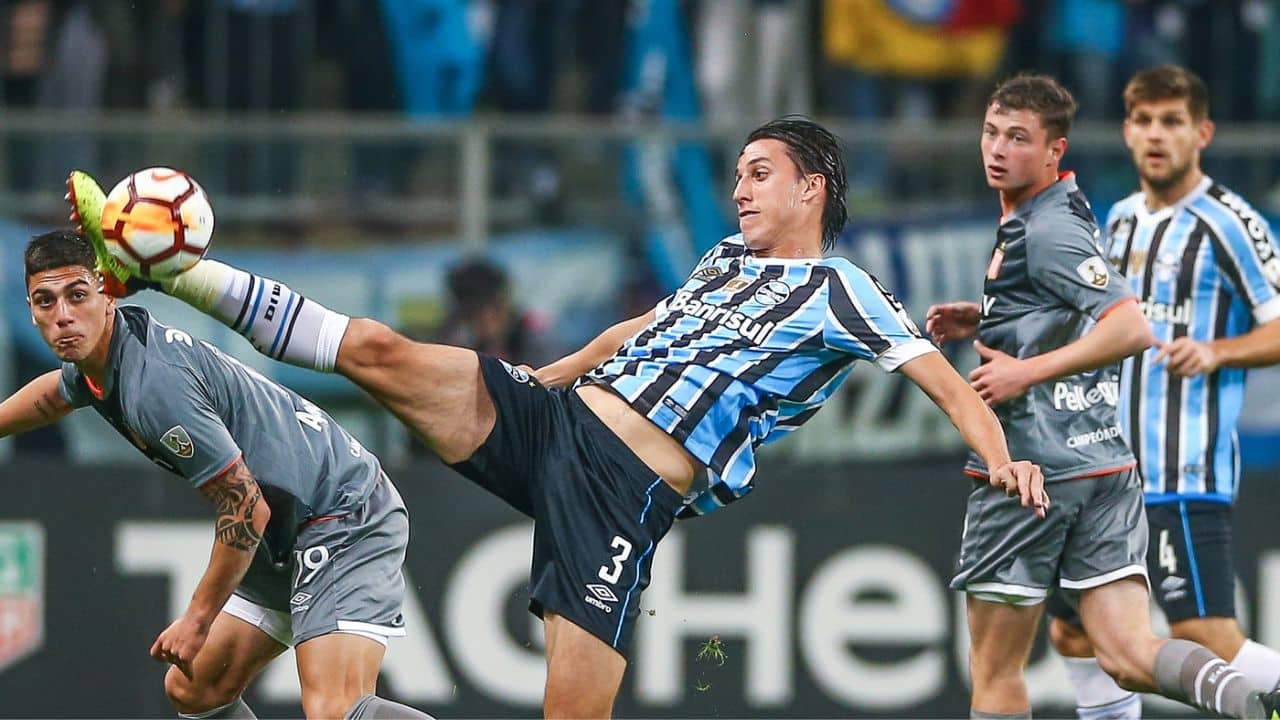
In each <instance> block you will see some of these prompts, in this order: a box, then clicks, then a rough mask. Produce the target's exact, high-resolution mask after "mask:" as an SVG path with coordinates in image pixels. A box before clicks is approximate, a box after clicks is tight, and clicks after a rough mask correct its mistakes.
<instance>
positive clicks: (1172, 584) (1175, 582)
mask: <svg viewBox="0 0 1280 720" xmlns="http://www.w3.org/2000/svg"><path fill="white" fill-rule="evenodd" d="M1186 585H1187V580H1186V578H1180V577H1178V576H1177V575H1170V576H1169V577H1167V578H1165V579H1164V580H1161V581H1160V589H1161V590H1163V591H1165V592H1170V591H1172V590H1181V589H1182V588H1184V587H1186Z"/></svg>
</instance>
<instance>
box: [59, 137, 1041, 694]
mask: <svg viewBox="0 0 1280 720" xmlns="http://www.w3.org/2000/svg"><path fill="white" fill-rule="evenodd" d="M81 180H82V181H83V178H82V179H81ZM845 183H846V177H845V168H844V161H843V159H842V157H841V151H840V145H839V143H838V141H837V140H836V138H835V137H834V136H832V135H831V133H829V132H828V131H827V130H826V129H825V128H823V127H821V126H820V125H818V124H816V123H813V122H811V121H808V120H804V119H797V118H785V119H782V120H777V121H774V122H771V123H767V124H765V125H763V126H761V127H759V128H757V129H756V130H755V131H753V132H752V133H751V134H750V135H749V136H748V138H747V140H746V142H745V144H744V146H743V148H742V151H741V153H740V155H739V157H738V166H737V180H736V184H735V187H734V191H733V200H734V203H735V205H736V206H737V209H738V222H739V227H740V229H741V231H742V232H741V233H740V234H738V235H734V236H733V237H730V238H727V239H725V240H724V241H722V242H721V243H719V244H718V245H716V246H715V247H714V248H713V249H712V250H711V251H709V252H708V253H707V254H706V255H705V256H704V257H703V258H702V260H701V261H700V262H699V263H698V265H697V267H695V268H694V269H693V271H692V273H691V274H690V276H689V278H688V280H687V281H686V282H685V283H684V284H683V285H682V286H681V287H680V288H679V289H678V290H677V291H676V292H675V293H674V294H673V295H672V296H670V297H669V298H667V299H666V300H664V301H663V302H661V303H660V304H659V305H658V306H657V307H655V308H654V309H653V310H651V311H650V312H648V313H646V314H644V315H642V316H640V317H636V318H632V319H630V320H626V321H624V322H621V323H619V324H618V325H615V326H613V327H612V328H610V329H608V330H606V331H605V332H604V333H602V334H601V335H600V336H599V337H597V338H596V339H595V340H593V341H592V342H591V343H589V344H588V345H587V346H586V347H584V348H582V349H581V350H579V351H578V352H576V353H573V354H572V355H569V356H567V357H565V358H562V359H561V360H558V361H556V362H555V363H552V364H551V365H548V366H546V367H544V368H541V369H539V370H538V371H536V373H535V372H532V371H529V370H526V369H525V368H522V367H513V366H511V365H509V364H506V363H504V362H501V361H499V360H497V359H495V358H489V357H484V356H480V355H477V354H476V353H474V352H472V351H470V350H464V349H461V348H454V347H446V346H440V345H428V344H420V343H414V342H412V341H410V340H408V339H406V338H404V337H402V336H400V335H398V334H396V333H395V332H393V331H391V330H390V329H389V328H387V327H385V326H384V325H381V324H380V323H377V322H375V321H372V320H367V319H348V318H346V317H345V316H342V315H339V314H337V313H334V312H332V311H330V310H328V309H325V308H323V307H322V306H320V305H319V304H317V303H315V302H314V301H312V300H310V299H307V300H305V301H304V300H302V299H301V298H299V297H298V296H297V295H296V294H294V293H293V292H292V291H291V290H289V289H288V288H286V287H284V286H283V285H281V284H279V283H277V282H275V281H272V280H267V279H265V278H260V277H257V276H253V275H250V274H248V273H245V272H242V271H240V270H235V269H233V268H230V267H228V266H226V265H222V264H220V263H217V262H213V261H203V262H201V263H199V264H197V265H196V266H195V268H193V269H192V270H191V271H189V272H188V273H185V274H184V275H182V276H179V278H178V279H177V281H176V282H174V283H170V284H169V285H168V287H167V288H166V291H167V292H169V293H171V294H172V295H174V296H176V297H179V298H182V299H184V300H186V301H187V302H190V303H192V304H193V305H194V306H195V307H197V308H199V309H202V310H204V311H206V312H209V313H210V314H212V315H214V316H215V317H218V318H220V319H222V320H223V321H224V322H226V323H228V324H229V325H232V326H233V327H235V328H237V329H238V330H241V331H242V332H243V333H244V334H245V335H246V336H247V337H249V338H250V339H251V340H252V341H253V342H254V343H255V345H256V346H257V347H258V348H259V349H262V350H267V351H271V350H274V353H273V354H274V355H275V356H276V357H282V358H283V359H285V360H287V361H290V362H294V363H297V364H301V365H304V366H307V367H315V368H321V369H336V370H337V371H338V372H340V373H342V374H344V375H346V376H347V377H349V378H350V379H351V380H353V381H354V382H356V383H357V384H358V385H360V386H361V387H362V388H364V389H366V390H368V391H369V392H370V393H372V394H373V395H374V397H376V398H377V399H378V400H379V401H380V402H382V403H383V404H384V405H385V406H387V408H388V409H390V410H391V411H392V412H393V413H395V414H396V416H397V417H399V418H400V419H401V420H402V421H403V422H404V423H405V424H406V425H407V426H408V427H409V428H410V429H412V430H413V431H414V432H415V433H417V434H418V435H419V436H420V437H421V438H422V439H423V440H424V441H426V443H427V444H428V445H429V446H430V447H431V448H432V449H433V450H434V451H435V452H436V453H437V454H438V455H439V456H440V457H441V458H442V459H443V460H445V461H446V462H448V463H451V464H452V465H453V466H454V467H455V468H456V469H457V470H458V471H460V472H461V473H463V474H464V475H466V476H467V477H469V478H471V479H472V480H474V481H476V482H477V483H478V484H480V485H481V486H483V487H485V488H486V489H488V490H489V491H491V492H492V493H494V494H496V495H498V496H499V497H500V498H502V499H503V500H505V501H506V502H508V503H509V504H511V505H512V506H513V507H515V508H517V509H518V510H520V511H521V512H524V513H525V514H527V515H529V516H530V517H532V518H534V521H535V529H534V549H533V563H532V571H531V578H530V594H531V596H532V598H531V603H530V605H531V608H530V609H531V610H532V611H534V612H535V613H536V614H538V615H540V616H541V617H542V618H543V622H544V626H545V629H546V637H547V682H546V689H545V696H544V701H543V710H544V712H545V713H546V715H547V716H548V717H565V716H568V717H603V716H607V715H609V714H610V713H611V712H612V707H613V701H614V698H615V697H616V695H617V692H618V687H619V683H620V682H621V679H622V676H623V672H624V670H625V668H626V662H627V661H626V653H627V650H628V647H629V643H630V640H631V636H632V633H633V632H634V627H635V621H636V619H637V616H638V615H639V612H638V605H637V603H638V600H639V596H640V593H641V592H642V591H643V590H644V588H645V586H646V585H647V584H648V576H649V568H650V564H651V562H652V557H653V552H654V547H655V545H656V544H657V543H658V541H659V540H660V539H661V538H662V537H663V535H664V534H665V533H666V532H667V530H668V529H669V528H670V526H671V523H672V522H673V520H674V517H675V515H676V514H677V513H678V512H684V513H685V514H700V513H706V512H708V511H710V510H712V509H714V508H717V507H720V506H721V505H724V504H726V503H728V502H729V501H731V500H732V499H734V498H736V497H739V496H741V495H742V494H744V493H746V492H747V490H749V489H750V488H751V486H752V484H753V482H754V480H755V475H756V464H755V459H754V457H755V448H756V447H757V446H758V445H760V444H761V443H764V442H768V441H770V440H773V439H775V438H777V437H780V436H782V435H783V434H785V433H786V432H789V431H790V430H793V429H795V428H796V427H798V426H800V425H801V424H803V423H804V422H805V421H806V420H807V419H809V418H810V417H812V416H813V413H814V412H816V411H817V410H818V409H819V408H820V407H821V406H822V404H823V402H824V401H825V400H826V399H827V398H828V397H830V396H831V394H832V393H833V392H834V391H835V390H836V388H837V387H838V386H839V385H840V383H841V382H842V381H843V380H844V379H845V378H846V377H847V376H848V374H849V372H850V370H851V368H852V366H853V364H854V362H855V361H857V360H863V361H866V362H874V363H876V364H878V365H879V366H880V367H881V368H882V369H884V370H886V371H898V372H901V373H902V374H904V375H906V376H907V377H908V378H910V379H911V380H912V381H913V382H915V383H916V384H917V385H918V386H920V388H921V389H923V390H924V391H925V392H926V393H927V394H928V395H929V396H930V397H931V398H933V399H934V401H935V402H937V404H938V405H939V406H940V407H941V408H942V409H943V410H944V411H945V412H946V413H947V414H948V415H949V416H950V418H951V420H952V422H953V423H954V424H955V425H956V427H957V428H958V429H959V431H960V433H961V435H962V436H963V437H964V439H965V440H966V441H967V442H968V443H969V445H970V446H971V447H972V448H973V449H974V450H975V452H976V453H977V454H978V455H979V456H980V457H981V458H982V460H983V462H985V463H986V464H987V466H988V467H990V468H991V479H990V481H991V483H993V484H994V485H997V486H998V487H999V488H1000V490H1001V492H1007V493H1010V494H1012V495H1016V496H1017V500H1016V501H1015V502H1017V503H1019V504H1020V505H1021V506H1022V507H1023V508H1024V512H1025V513H1026V514H1027V515H1028V516H1030V517H1035V516H1036V515H1041V516H1043V514H1044V512H1045V509H1046V507H1047V505H1048V498H1047V497H1046V496H1045V494H1044V492H1043V485H1042V481H1043V478H1042V477H1041V475H1040V473H1039V468H1038V467H1036V466H1035V465H1034V464H1032V463H1029V462H1025V461H1013V460H1012V459H1011V458H1010V456H1009V453H1008V451H1007V449H1006V447H1005V440H1004V433H1003V431H1002V430H1001V428H1000V425H999V423H998V422H997V421H996V419H995V416H994V415H993V414H992V413H991V412H990V411H989V410H988V408H987V407H986V406H985V405H984V404H983V403H982V399H981V398H980V397H979V396H978V395H977V393H976V392H974V391H973V389H972V388H970V387H969V386H968V384H967V383H966V382H965V381H964V379H963V378H962V377H961V376H960V375H959V374H958V373H956V371H955V370H954V368H952V367H951V365H950V364H949V363H948V362H947V361H946V359H945V358H944V357H943V356H942V355H941V354H940V353H938V352H937V351H936V348H934V347H933V346H932V345H931V344H930V343H929V342H928V341H927V340H925V339H924V338H923V337H921V335H920V333H919V332H918V330H917V329H916V327H915V325H914V324H913V323H912V322H911V321H910V319H908V317H907V315H906V313H905V312H903V309H902V307H901V306H900V305H899V304H898V302H897V301H896V300H895V299H894V298H893V296H892V295H890V294H889V293H888V292H886V291H885V290H884V289H883V288H882V287H881V286H880V285H879V284H878V283H877V282H876V281H875V279H874V278H872V277H871V276H870V275H868V274H867V273H866V272H864V271H863V270H861V269H860V268H858V267H857V266H856V265H854V264H853V263H851V262H849V261H848V260H845V259H843V258H824V257H823V252H824V250H827V249H830V247H831V246H832V244H833V243H834V242H835V240H836V238H837V236H838V235H839V233H840V231H841V229H842V228H843V226H844V223H845V219H846V218H845V206H844V192H845ZM76 195H77V199H78V200H81V202H78V203H77V205H78V206H79V212H80V215H81V217H82V219H83V220H84V222H85V225H86V227H87V228H92V226H93V224H94V219H95V217H96V215H95V210H94V208H92V207H86V205H87V203H86V202H83V200H84V198H86V197H87V195H86V193H85V192H78V193H76ZM264 287H270V291H269V292H268V293H267V295H269V296H270V297H273V298H277V300H278V302H277V305H276V306H277V308H281V309H282V310H278V311H277V313H275V317H268V316H267V315H266V314H264V313H263V312H261V311H260V310H257V309H254V308H260V307H261V305H262V304H260V303H256V301H255V300H254V299H255V298H256V297H259V296H261V295H262V290H261V289H262V288H264ZM251 306H252V307H251ZM282 328H284V330H283V333H282V332H281V329H282ZM280 337H283V338H284V340H282V341H278V340H277V338H280ZM703 474H705V475H706V476H707V478H708V480H709V487H708V488H707V489H706V490H705V491H703V492H701V493H699V494H697V496H696V498H695V499H694V500H692V502H691V503H686V502H685V496H686V494H688V493H690V492H691V491H694V490H695V488H694V481H695V477H696V476H702V475H703Z"/></svg>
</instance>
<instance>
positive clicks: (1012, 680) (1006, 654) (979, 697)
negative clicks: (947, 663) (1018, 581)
mask: <svg viewBox="0 0 1280 720" xmlns="http://www.w3.org/2000/svg"><path fill="white" fill-rule="evenodd" d="M968 608H969V636H970V638H971V639H972V645H971V647H970V650H969V673H970V676H971V677H972V680H973V695H972V699H971V700H970V704H969V706H970V711H969V712H970V715H971V716H972V717H997V716H1005V717H1031V701H1030V699H1029V698H1028V697H1027V683H1026V678H1025V677H1024V674H1023V673H1024V672H1025V670H1026V666H1027V661H1028V659H1030V657H1031V644H1032V641H1034V640H1035V633H1036V626H1037V625H1038V624H1039V623H1040V614H1041V612H1042V610H1043V605H1041V604H1036V605H1031V606H1021V605H1011V604H1006V603H1000V602H992V601H988V600H980V599H978V598H976V597H974V596H973V595H969V596H968Z"/></svg>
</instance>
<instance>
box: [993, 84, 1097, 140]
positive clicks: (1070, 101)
mask: <svg viewBox="0 0 1280 720" xmlns="http://www.w3.org/2000/svg"><path fill="white" fill-rule="evenodd" d="M994 104H999V105H1000V107H1002V108H1008V109H1010V110H1030V111H1031V112H1033V113H1035V114H1037V115H1039V116H1040V124H1041V125H1043V126H1044V129H1045V130H1047V131H1048V133H1049V139H1050V140H1056V139H1058V138H1064V137H1066V136H1067V133H1069V132H1071V121H1072V120H1073V119H1075V116H1076V108H1077V107H1078V105H1076V99H1075V98H1073V97H1071V92H1070V91H1069V90H1067V89H1066V88H1065V87H1063V86H1062V83H1060V82H1058V81H1057V80H1056V79H1055V78H1053V77H1052V76H1049V75H1035V74H1031V73H1018V74H1017V75H1014V76H1013V77H1011V78H1009V79H1007V80H1005V81H1004V82H1002V83H1000V84H999V85H997V86H996V89H995V90H994V91H993V92H992V93H991V97H989V98H987V107H988V108H989V107H991V106H992V105H994Z"/></svg>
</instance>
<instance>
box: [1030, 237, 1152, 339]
mask: <svg viewBox="0 0 1280 720" xmlns="http://www.w3.org/2000/svg"><path fill="white" fill-rule="evenodd" d="M1054 220H1056V222H1043V221H1042V222H1034V221H1033V222H1032V224H1031V226H1030V227H1029V228H1028V230H1027V274H1028V276H1029V277H1030V278H1031V282H1032V283H1033V284H1035V285H1038V286H1039V287H1041V288H1042V289H1043V290H1045V291H1046V292H1048V293H1049V294H1051V295H1053V296H1054V297H1056V298H1058V299H1059V300H1061V301H1062V302H1063V303H1064V304H1065V305H1067V306H1069V307H1072V308H1075V309H1076V310H1079V311H1080V312H1081V313H1084V314H1086V315H1088V316H1089V317H1092V318H1093V319H1094V320H1097V319H1098V318H1100V317H1102V316H1103V315H1104V314H1106V312H1107V311H1108V310H1110V309H1111V308H1113V307H1115V306H1116V305H1117V304H1119V303H1121V302H1123V301H1125V300H1130V299H1133V297H1134V295H1133V293H1132V292H1131V291H1130V289H1129V285H1128V283H1126V282H1125V280H1124V278H1123V277H1121V275H1120V274H1119V273H1118V272H1117V271H1116V269H1115V268H1114V267H1113V266H1112V265H1111V263H1109V262H1107V261H1106V259H1105V258H1103V256H1102V251H1101V249H1100V247H1099V245H1098V240H1097V237H1096V236H1095V235H1094V234H1093V232H1094V231H1095V230H1096V229H1091V228H1089V227H1087V226H1086V225H1085V224H1083V223H1079V222H1062V221H1061V219H1060V218H1054Z"/></svg>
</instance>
